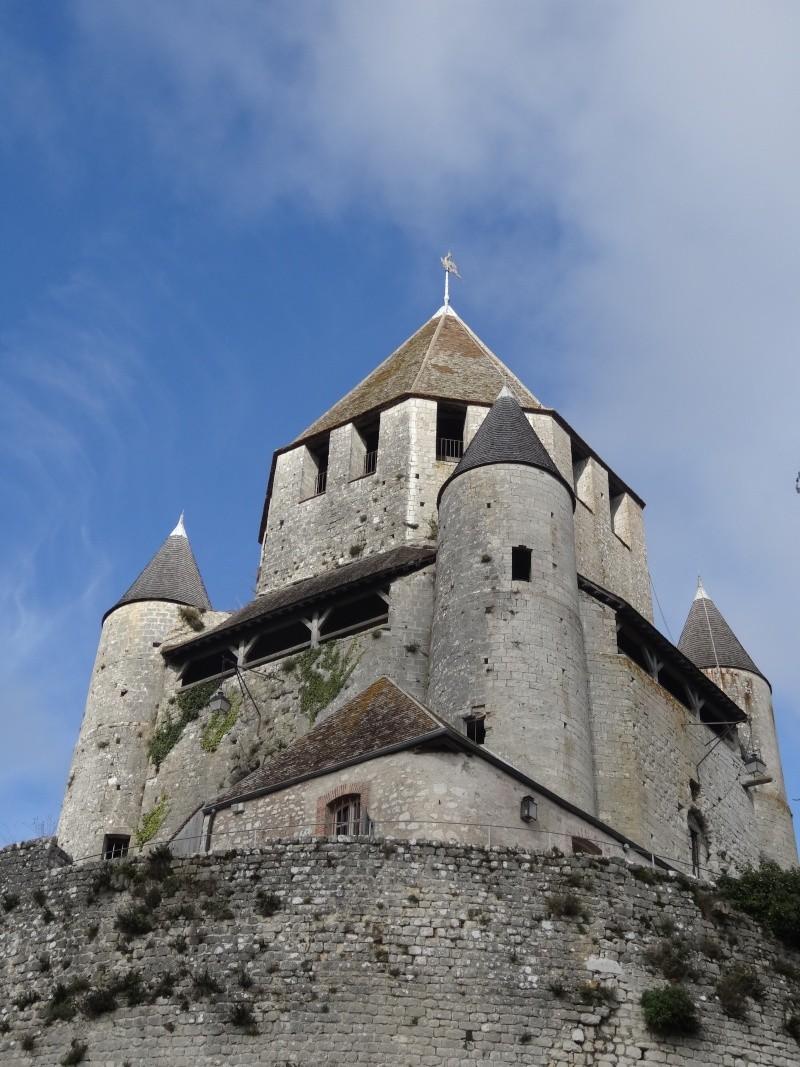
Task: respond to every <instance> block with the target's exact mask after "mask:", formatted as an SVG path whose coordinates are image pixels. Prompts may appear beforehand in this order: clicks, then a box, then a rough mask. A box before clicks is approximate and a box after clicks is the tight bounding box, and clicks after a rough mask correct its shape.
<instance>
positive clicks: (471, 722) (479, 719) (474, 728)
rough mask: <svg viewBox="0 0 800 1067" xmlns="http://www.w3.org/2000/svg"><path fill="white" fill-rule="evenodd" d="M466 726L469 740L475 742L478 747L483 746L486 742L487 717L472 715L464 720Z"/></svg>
mask: <svg viewBox="0 0 800 1067" xmlns="http://www.w3.org/2000/svg"><path fill="white" fill-rule="evenodd" d="M464 725H465V727H466V730H467V740H468V741H472V742H474V744H476V745H482V744H484V743H485V741H486V716H485V715H470V716H469V717H468V718H466V719H464Z"/></svg>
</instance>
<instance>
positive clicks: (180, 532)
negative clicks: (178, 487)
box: [170, 512, 186, 537]
mask: <svg viewBox="0 0 800 1067" xmlns="http://www.w3.org/2000/svg"><path fill="white" fill-rule="evenodd" d="M185 536H186V528H185V527H184V525H183V512H181V517H180V518H179V519H178V525H177V526H176V527H175V529H174V530H173V531H172V533H171V534H170V537H185Z"/></svg>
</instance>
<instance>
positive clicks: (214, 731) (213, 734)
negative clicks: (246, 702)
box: [200, 693, 242, 752]
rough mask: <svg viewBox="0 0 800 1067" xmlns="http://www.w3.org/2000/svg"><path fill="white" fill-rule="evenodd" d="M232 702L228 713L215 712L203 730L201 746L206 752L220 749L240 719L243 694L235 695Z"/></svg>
mask: <svg viewBox="0 0 800 1067" xmlns="http://www.w3.org/2000/svg"><path fill="white" fill-rule="evenodd" d="M230 701H231V706H230V708H229V709H228V711H226V712H221V711H215V712H214V714H213V715H212V716H211V718H210V719H209V720H208V722H207V723H206V725H205V727H204V728H203V736H202V737H201V738H200V744H201V746H202V749H203V751H204V752H216V751H217V749H218V748H219V743H220V741H221V740H222V739H223V737H224V736H225V734H226V733H227V732H228V731H229V730H230V729H231V727H232V726H233V725H234V723H235V722H236V720H237V719H238V718H239V709H240V708H241V706H242V694H241V693H235V694H234V695H233V696H232V697H231V698H230Z"/></svg>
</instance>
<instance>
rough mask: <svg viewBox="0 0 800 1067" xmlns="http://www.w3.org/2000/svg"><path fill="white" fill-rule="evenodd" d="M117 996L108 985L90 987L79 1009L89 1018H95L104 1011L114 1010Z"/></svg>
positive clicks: (104, 1012) (103, 1013)
mask: <svg viewBox="0 0 800 1067" xmlns="http://www.w3.org/2000/svg"><path fill="white" fill-rule="evenodd" d="M116 1007H117V998H116V996H115V994H114V990H113V989H112V988H111V987H110V986H98V987H97V988H96V989H90V990H89V992H88V993H87V994H86V996H85V997H84V998H83V1000H82V1001H81V1011H82V1012H83V1014H84V1015H87V1016H88V1017H89V1018H90V1019H97V1018H98V1017H99V1016H100V1015H105V1014H106V1012H109V1011H115V1010H116Z"/></svg>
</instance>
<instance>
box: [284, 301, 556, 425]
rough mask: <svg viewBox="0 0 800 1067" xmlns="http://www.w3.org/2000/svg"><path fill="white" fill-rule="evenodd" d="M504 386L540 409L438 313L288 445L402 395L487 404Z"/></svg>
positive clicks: (460, 325)
mask: <svg viewBox="0 0 800 1067" xmlns="http://www.w3.org/2000/svg"><path fill="white" fill-rule="evenodd" d="M504 385H505V386H507V387H508V388H509V389H510V390H511V392H512V393H513V394H514V395H515V396H516V397H517V398H518V400H519V401H520V403H521V404H523V405H524V406H525V407H534V408H539V407H541V404H540V403H539V401H538V400H537V399H536V397H535V396H534V395H533V393H531V392H530V391H529V390H528V389H526V387H525V386H524V385H523V384H522V382H521V381H520V380H519V379H518V378H517V377H515V375H514V374H512V373H511V371H510V370H509V369H508V367H506V366H505V364H504V363H502V362H501V361H500V360H499V359H498V358H497V356H496V355H494V353H493V352H491V351H490V349H488V348H487V347H486V345H485V344H484V343H483V342H482V341H481V340H480V339H479V338H478V337H476V335H475V334H474V333H473V332H472V330H470V328H469V327H468V326H467V325H466V324H465V323H464V322H462V320H461V319H460V318H459V317H458V315H456V313H455V312H454V311H453V310H452V308H451V309H449V310H448V311H447V313H446V314H443V313H441V312H440V313H438V314H437V315H434V317H433V318H432V319H429V320H428V322H426V323H425V324H424V325H423V326H421V327H420V328H419V329H418V330H417V332H416V333H415V334H413V336H412V337H410V338H409V339H408V340H407V341H406V342H405V343H404V344H402V345H401V346H400V347H399V348H398V349H397V350H396V351H395V352H393V353H392V355H391V356H389V358H388V359H386V360H384V362H383V363H381V365H380V366H379V367H377V368H376V369H375V370H374V371H373V372H372V373H371V374H370V375H368V377H366V378H365V379H364V380H363V381H362V382H360V383H359V384H358V385H357V386H355V388H354V389H351V390H350V392H349V393H348V394H347V395H346V396H345V397H343V398H342V399H341V400H339V401H338V402H337V403H336V404H334V405H333V407H332V408H331V409H330V410H329V411H327V412H326V413H325V414H324V415H323V416H322V417H321V418H319V419H317V421H316V422H314V423H312V424H311V426H309V427H308V429H307V430H305V431H304V433H302V434H300V436H299V437H298V438H297V439H296V441H295V442H294V443H295V444H297V442H299V441H302V440H305V439H306V438H308V437H313V436H315V435H316V434H320V433H324V432H325V431H327V430H331V429H333V427H334V426H340V425H341V424H342V423H345V422H351V421H352V420H353V419H356V418H358V417H359V416H360V415H363V414H365V413H366V412H368V411H372V410H373V409H374V408H379V407H384V406H386V405H387V404H389V403H392V402H393V401H396V400H399V399H401V398H402V397H404V396H429V397H436V398H441V399H443V400H454V401H461V402H462V403H468V404H492V403H493V402H494V399H495V397H496V396H497V394H498V393H499V392H500V389H501V388H502V387H503V386H504Z"/></svg>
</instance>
